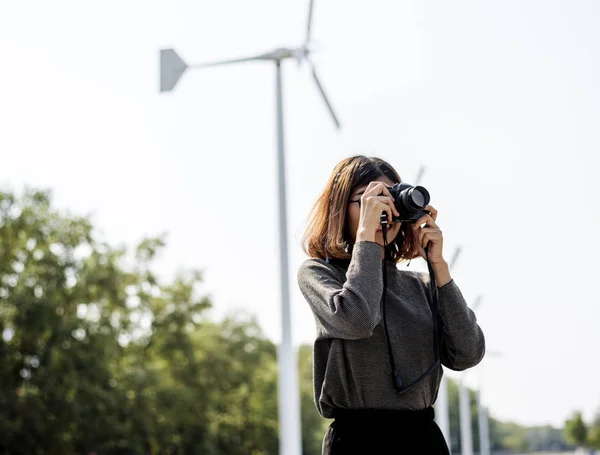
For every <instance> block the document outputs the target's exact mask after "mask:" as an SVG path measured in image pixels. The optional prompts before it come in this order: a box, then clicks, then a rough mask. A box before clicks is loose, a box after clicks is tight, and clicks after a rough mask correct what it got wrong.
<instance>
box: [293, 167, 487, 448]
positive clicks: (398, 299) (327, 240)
mask: <svg viewBox="0 0 600 455" xmlns="http://www.w3.org/2000/svg"><path fill="white" fill-rule="evenodd" d="M400 182H401V180H400V176H399V175H398V173H397V172H396V171H395V170H394V169H393V168H392V166H390V165H389V164H388V163H386V162H385V161H383V160H381V159H378V158H367V157H365V156H354V157H351V158H347V159H345V160H343V161H341V162H340V163H339V164H338V165H337V166H336V167H335V169H334V171H333V173H332V176H331V178H330V179H329V182H328V184H327V186H326V188H325V190H324V192H323V193H322V194H321V196H320V197H319V199H318V200H317V202H316V204H315V206H314V208H313V211H312V212H311V216H310V219H309V224H308V228H307V230H306V232H305V234H304V237H303V240H304V248H305V251H306V252H307V253H308V255H309V256H310V258H309V259H307V260H306V261H304V262H303V263H302V265H301V266H300V268H299V270H298V284H299V286H300V289H301V291H302V294H303V295H304V297H305V299H306V301H307V302H308V304H309V305H310V307H311V309H312V311H313V314H314V317H315V322H316V328H317V334H316V340H315V343H314V354H313V376H314V395H315V403H316V405H317V409H318V410H319V413H320V414H321V415H322V416H323V417H326V418H334V419H335V420H334V421H333V423H332V424H331V425H330V426H329V428H328V429H327V432H326V433H325V437H324V440H323V454H324V455H330V454H333V455H335V454H348V453H357V454H358V453H361V454H363V453H364V454H388V453H389V454H404V453H406V454H446V453H448V448H447V446H446V442H445V441H444V438H443V435H442V433H441V431H440V430H439V428H438V426H437V425H436V423H435V422H434V420H433V416H434V415H433V408H432V406H433V404H434V402H435V399H436V397H437V392H438V388H439V384H440V381H441V378H442V368H441V366H440V362H441V364H443V365H444V366H446V367H448V368H450V369H452V370H457V371H460V370H465V369H467V368H470V367H473V366H475V365H477V364H478V363H479V362H480V360H481V359H482V358H483V355H484V352H485V340H484V336H483V333H482V331H481V329H480V327H479V326H478V325H477V321H476V318H475V314H474V313H473V312H472V311H471V310H470V309H469V308H468V307H467V304H466V302H465V300H464V298H463V296H462V294H461V292H460V290H459V288H458V286H457V285H456V283H455V282H454V281H453V279H452V278H451V276H450V271H449V267H448V263H447V262H446V260H445V258H444V255H443V252H442V246H443V236H442V231H441V230H440V228H439V227H438V225H437V224H436V218H437V210H435V209H434V208H433V207H432V206H430V205H428V206H427V207H426V211H427V212H428V213H429V214H428V215H424V216H422V217H421V218H420V219H419V220H418V221H417V222H415V223H401V222H392V223H390V224H389V225H388V228H387V236H386V240H387V241H386V242H385V243H384V239H383V232H382V226H381V221H382V220H381V218H382V213H383V212H385V213H386V214H387V219H388V220H390V221H392V217H393V216H394V215H396V216H399V212H398V209H397V207H396V206H395V204H394V199H393V198H392V197H391V194H390V192H389V190H388V188H390V187H392V186H393V185H394V184H396V183H400ZM384 244H385V245H389V246H387V251H386V250H385V249H384ZM425 247H427V250H426V249H425ZM425 251H427V252H428V255H427V256H426V253H425ZM419 255H420V256H422V257H424V258H426V259H427V260H428V261H429V267H430V268H429V270H430V271H432V272H433V274H434V278H435V283H436V286H437V287H436V289H437V291H436V289H435V288H434V289H432V288H430V284H432V283H430V279H429V277H430V274H427V273H419V272H414V271H409V270H402V271H401V270H399V269H398V268H397V267H396V263H398V262H401V261H405V260H410V259H412V258H416V257H418V256H419ZM384 271H386V275H385V279H383V277H384V275H383V273H384ZM384 288H385V295H384ZM432 291H433V292H432ZM434 296H435V299H433V297H434ZM432 299H433V300H432ZM434 301H435V302H437V304H436V305H433V304H432V302H434ZM384 322H385V323H384ZM438 358H439V361H438Z"/></svg>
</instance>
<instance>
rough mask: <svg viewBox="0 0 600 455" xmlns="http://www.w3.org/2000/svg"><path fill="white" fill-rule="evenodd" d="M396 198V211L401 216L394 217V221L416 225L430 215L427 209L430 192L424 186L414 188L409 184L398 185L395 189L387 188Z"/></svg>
mask: <svg viewBox="0 0 600 455" xmlns="http://www.w3.org/2000/svg"><path fill="white" fill-rule="evenodd" d="M387 189H388V191H389V192H390V194H391V195H392V197H393V198H394V204H395V205H396V209H397V210H398V212H400V216H395V215H394V216H393V218H392V221H402V222H404V223H414V222H416V221H418V220H419V218H421V217H422V216H424V215H429V212H427V211H425V207H427V205H428V204H429V201H430V199H431V198H430V197H429V192H428V191H427V190H426V189H425V188H423V187H422V186H418V185H417V186H412V185H409V184H408V183H396V184H395V185H394V186H393V187H387Z"/></svg>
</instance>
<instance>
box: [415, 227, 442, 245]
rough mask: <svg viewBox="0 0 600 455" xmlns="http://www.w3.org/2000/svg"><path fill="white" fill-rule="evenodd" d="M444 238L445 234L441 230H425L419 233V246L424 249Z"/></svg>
mask: <svg viewBox="0 0 600 455" xmlns="http://www.w3.org/2000/svg"><path fill="white" fill-rule="evenodd" d="M442 238H443V233H442V231H441V230H439V229H435V228H423V229H422V230H421V231H419V237H418V239H419V245H421V246H422V247H423V248H425V246H426V245H427V243H428V242H429V241H430V240H431V241H436V240H439V239H442Z"/></svg>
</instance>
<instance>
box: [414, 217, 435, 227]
mask: <svg viewBox="0 0 600 455" xmlns="http://www.w3.org/2000/svg"><path fill="white" fill-rule="evenodd" d="M423 224H425V226H426V227H430V228H438V229H439V226H438V225H437V224H435V220H434V219H433V217H432V216H431V215H424V216H422V217H421V218H419V220H418V221H417V222H416V223H415V225H414V227H413V228H414V229H418V228H420V227H421V226H422V225H423Z"/></svg>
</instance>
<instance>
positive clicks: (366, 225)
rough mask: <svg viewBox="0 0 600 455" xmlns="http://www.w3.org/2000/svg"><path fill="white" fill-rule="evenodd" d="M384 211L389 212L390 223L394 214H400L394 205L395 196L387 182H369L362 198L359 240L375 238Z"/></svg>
mask: <svg viewBox="0 0 600 455" xmlns="http://www.w3.org/2000/svg"><path fill="white" fill-rule="evenodd" d="M382 212H387V218H388V225H389V223H391V221H392V218H393V215H396V216H400V213H399V212H398V210H396V206H395V205H394V198H393V197H392V195H391V194H390V192H389V191H388V189H387V187H386V186H385V184H383V183H381V182H377V181H374V182H371V183H369V186H368V187H367V189H366V190H365V192H364V193H363V195H362V196H361V198H360V219H359V221H358V231H357V235H356V241H357V242H359V241H360V240H370V241H374V240H375V234H376V233H377V230H378V229H380V228H381V214H382Z"/></svg>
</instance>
